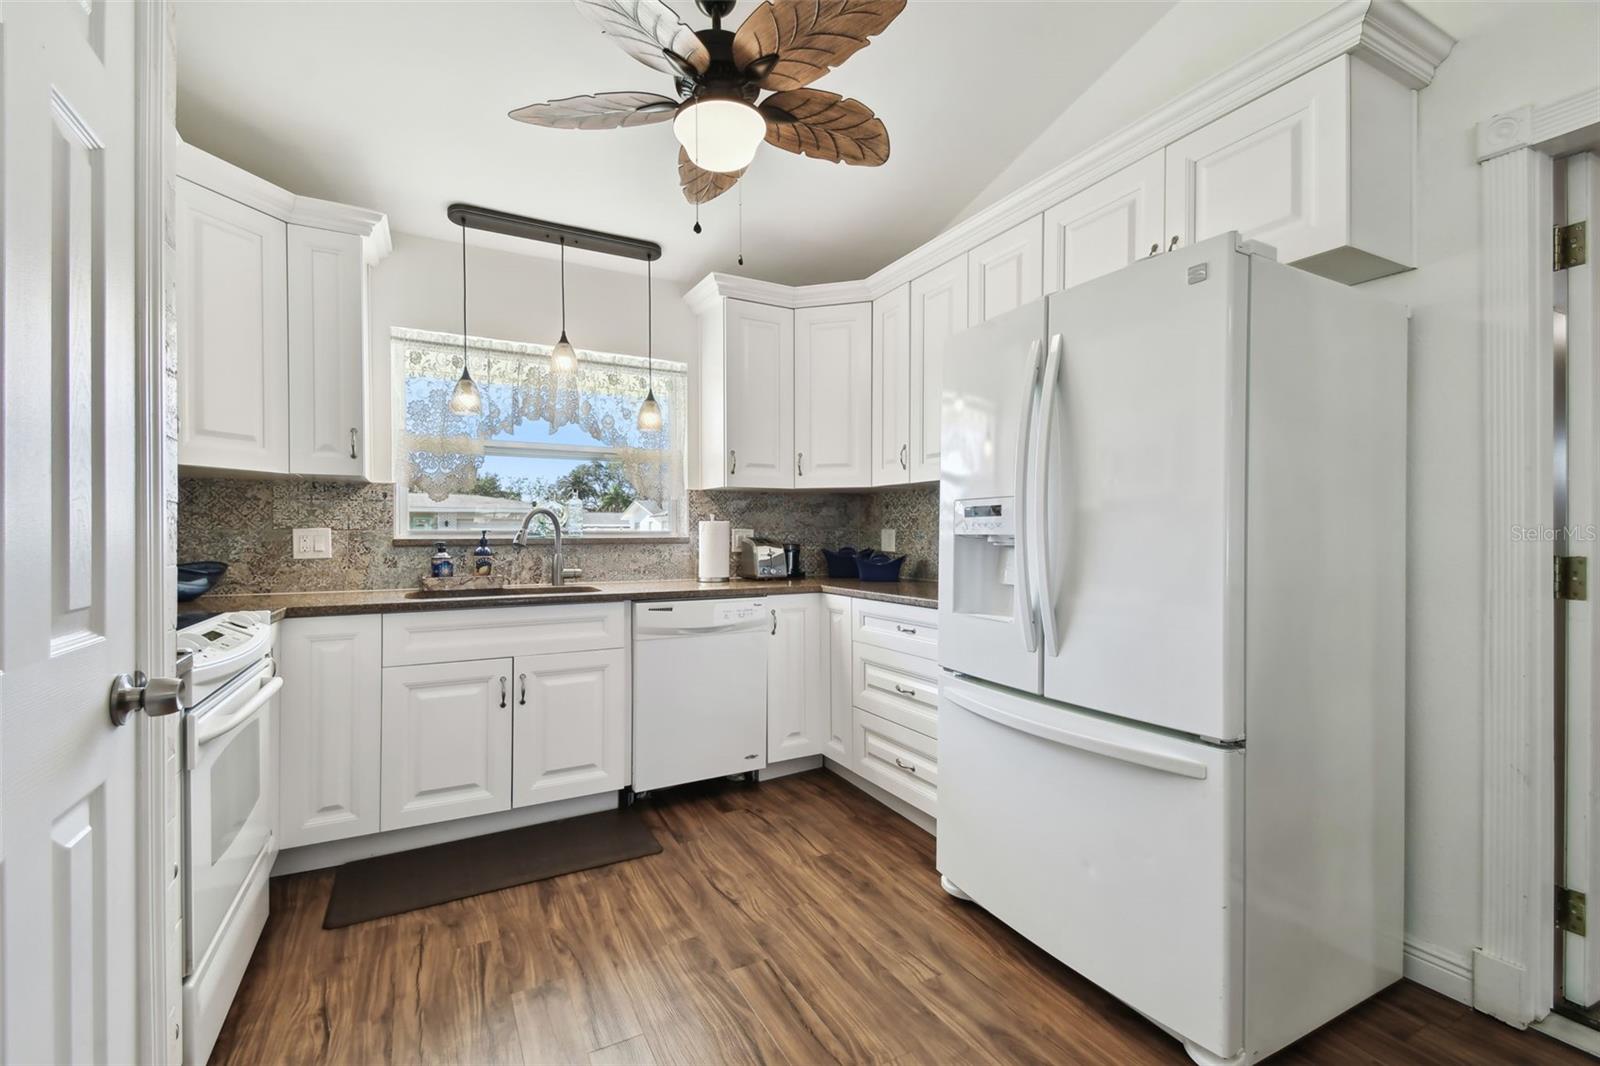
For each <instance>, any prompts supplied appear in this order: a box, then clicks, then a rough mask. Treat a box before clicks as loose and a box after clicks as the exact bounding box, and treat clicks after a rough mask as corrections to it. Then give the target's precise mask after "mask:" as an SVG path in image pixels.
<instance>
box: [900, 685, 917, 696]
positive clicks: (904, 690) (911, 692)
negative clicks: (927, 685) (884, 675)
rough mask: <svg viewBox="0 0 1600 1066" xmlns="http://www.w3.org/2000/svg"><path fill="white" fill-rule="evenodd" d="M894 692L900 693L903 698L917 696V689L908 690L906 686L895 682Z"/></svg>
mask: <svg viewBox="0 0 1600 1066" xmlns="http://www.w3.org/2000/svg"><path fill="white" fill-rule="evenodd" d="M894 690H895V691H896V692H898V693H900V695H902V696H915V695H916V694H917V690H916V689H914V688H906V687H905V686H904V685H902V684H900V683H899V682H898V681H897V682H895V686H894Z"/></svg>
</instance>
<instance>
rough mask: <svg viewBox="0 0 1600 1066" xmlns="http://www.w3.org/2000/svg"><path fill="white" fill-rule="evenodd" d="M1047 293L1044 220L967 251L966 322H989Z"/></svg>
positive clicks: (1037, 219) (1019, 226) (1030, 222)
mask: <svg viewBox="0 0 1600 1066" xmlns="http://www.w3.org/2000/svg"><path fill="white" fill-rule="evenodd" d="M1043 295H1044V220H1043V216H1040V215H1035V216H1034V217H1033V218H1030V219H1028V220H1027V221H1026V222H1021V223H1018V224H1017V225H1015V226H1013V227H1011V228H1010V229H1008V230H1006V231H1005V232H1004V233H1002V234H999V235H998V236H995V237H991V238H989V239H988V240H986V241H984V242H983V243H982V244H980V245H978V246H977V247H976V248H974V249H972V250H971V251H969V252H968V253H967V321H968V322H969V323H972V324H976V323H978V322H987V321H989V319H991V318H994V317H995V316H996V315H1003V314H1005V313H1006V312H1007V311H1013V310H1015V309H1017V308H1018V307H1021V306H1022V305H1023V304H1025V303H1029V302H1031V301H1033V300H1037V299H1038V298H1039V297H1040V296H1043Z"/></svg>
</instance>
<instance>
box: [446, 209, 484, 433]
mask: <svg viewBox="0 0 1600 1066" xmlns="http://www.w3.org/2000/svg"><path fill="white" fill-rule="evenodd" d="M449 406H450V413H451V414H453V415H475V414H477V413H478V412H479V411H481V410H483V397H482V396H480V395H478V383H477V382H475V381H473V380H472V375H471V374H470V373H468V372H467V227H466V224H465V223H463V224H462V226H461V380H460V381H457V382H456V387H455V391H454V392H452V393H451V394H450V405H449Z"/></svg>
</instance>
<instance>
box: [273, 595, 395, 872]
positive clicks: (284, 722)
mask: <svg viewBox="0 0 1600 1066" xmlns="http://www.w3.org/2000/svg"><path fill="white" fill-rule="evenodd" d="M382 621H383V619H382V618H381V617H380V616H378V615H375V614H364V615H343V616H336V617H332V618H290V619H287V620H285V621H284V622H283V623H281V624H280V625H279V627H278V647H277V656H278V673H279V674H281V675H282V676H283V692H282V695H281V696H280V698H279V701H278V708H279V711H278V767H279V769H278V839H279V841H280V843H281V846H282V847H285V848H296V847H300V846H301V845H304V844H321V843H323V842H325V841H329V840H342V839H344V838H345V837H355V836H364V835H365V834H367V833H376V832H377V831H378V802H379V799H378V797H379V781H380V764H379V758H378V756H379V752H378V737H379V733H380V731H381V726H382V706H381V704H380V701H379V685H378V681H379V675H380V674H381V672H382V671H381V669H380V665H379V664H380V663H381V661H382V657H381V651H382V627H381V623H382Z"/></svg>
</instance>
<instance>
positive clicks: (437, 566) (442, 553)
mask: <svg viewBox="0 0 1600 1066" xmlns="http://www.w3.org/2000/svg"><path fill="white" fill-rule="evenodd" d="M430 572H431V573H432V574H433V576H434V577H455V576H456V564H455V563H453V562H451V561H450V552H449V551H448V550H447V549H446V548H445V546H444V541H442V540H437V541H434V542H433V565H432V567H431V570H430Z"/></svg>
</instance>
